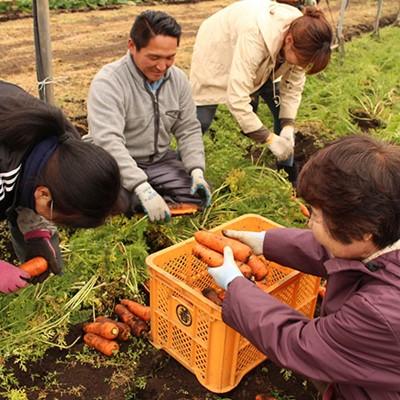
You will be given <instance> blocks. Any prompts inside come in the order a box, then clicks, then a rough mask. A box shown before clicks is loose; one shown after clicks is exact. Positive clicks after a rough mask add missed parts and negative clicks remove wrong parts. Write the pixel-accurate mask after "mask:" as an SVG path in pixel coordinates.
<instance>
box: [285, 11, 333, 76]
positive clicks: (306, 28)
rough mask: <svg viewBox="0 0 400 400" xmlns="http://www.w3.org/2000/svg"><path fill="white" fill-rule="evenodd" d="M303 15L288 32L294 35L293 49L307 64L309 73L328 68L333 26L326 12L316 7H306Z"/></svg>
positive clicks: (293, 23) (291, 25)
mask: <svg viewBox="0 0 400 400" xmlns="http://www.w3.org/2000/svg"><path fill="white" fill-rule="evenodd" d="M303 14H304V15H303V16H302V17H299V18H296V19H295V20H294V21H293V22H292V23H291V24H290V27H289V31H288V33H290V34H291V35H292V37H293V50H294V52H295V53H296V56H297V57H298V59H299V61H300V62H301V63H302V64H304V65H307V66H308V67H307V74H309V75H311V74H316V73H317V72H320V71H322V70H323V69H325V68H326V66H327V65H328V63H329V60H330V58H331V43H332V39H333V33H332V28H331V26H330V25H329V22H328V21H327V20H326V18H325V16H324V13H323V12H322V11H321V10H319V9H317V8H316V7H305V8H304V10H303Z"/></svg>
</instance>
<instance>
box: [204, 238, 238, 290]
mask: <svg viewBox="0 0 400 400" xmlns="http://www.w3.org/2000/svg"><path fill="white" fill-rule="evenodd" d="M208 273H209V274H210V275H211V276H212V277H213V278H214V280H215V282H216V284H217V285H218V286H219V287H221V288H222V289H225V290H227V289H228V285H229V284H230V283H231V282H232V281H233V280H234V279H235V278H237V277H240V276H243V274H242V272H241V271H240V269H239V267H238V266H237V264H236V262H235V259H234V258H233V252H232V249H231V248H230V247H229V246H226V247H225V248H224V263H223V264H222V265H221V266H220V267H210V268H208Z"/></svg>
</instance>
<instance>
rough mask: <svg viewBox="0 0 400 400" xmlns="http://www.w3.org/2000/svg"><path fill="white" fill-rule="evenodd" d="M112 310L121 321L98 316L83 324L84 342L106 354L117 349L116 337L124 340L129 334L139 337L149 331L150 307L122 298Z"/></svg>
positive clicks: (115, 351)
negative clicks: (92, 320)
mask: <svg viewBox="0 0 400 400" xmlns="http://www.w3.org/2000/svg"><path fill="white" fill-rule="evenodd" d="M114 312H115V314H116V315H117V316H118V318H119V319H120V320H121V321H117V320H113V319H110V318H108V317H104V316H100V317H97V318H96V319H95V321H94V322H88V323H86V324H84V325H83V331H84V332H85V335H84V336H83V340H84V342H85V343H86V344H87V345H88V346H89V347H92V348H94V349H96V350H98V351H100V352H101V353H103V354H105V355H107V356H111V355H113V354H116V353H117V352H118V351H119V344H118V342H117V341H116V340H117V339H119V340H121V341H126V340H128V339H129V337H130V335H131V334H132V335H134V336H138V337H139V336H144V335H145V334H146V333H147V332H148V331H149V325H148V322H149V321H150V307H148V306H144V305H142V304H139V303H137V302H136V301H133V300H128V299H123V300H121V303H120V304H117V305H116V306H115V308H114Z"/></svg>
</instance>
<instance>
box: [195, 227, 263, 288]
mask: <svg viewBox="0 0 400 400" xmlns="http://www.w3.org/2000/svg"><path fill="white" fill-rule="evenodd" d="M194 238H195V243H194V244H193V247H192V253H193V255H194V256H195V257H196V258H198V259H199V260H201V261H203V262H204V263H205V264H207V265H208V266H209V267H220V266H221V265H222V264H223V262H224V256H223V253H224V247H226V246H229V247H230V248H231V249H232V253H233V257H234V258H235V261H236V263H237V266H238V267H239V269H240V270H241V272H242V274H243V276H245V277H246V278H248V279H254V280H255V281H265V280H266V278H267V275H268V263H267V262H266V261H265V259H264V258H263V257H261V256H257V255H255V254H253V253H252V250H251V248H250V247H249V246H247V245H246V244H244V243H242V242H240V241H239V240H236V239H231V238H227V237H225V236H223V235H222V234H220V233H214V232H209V231H198V232H196V233H195V234H194Z"/></svg>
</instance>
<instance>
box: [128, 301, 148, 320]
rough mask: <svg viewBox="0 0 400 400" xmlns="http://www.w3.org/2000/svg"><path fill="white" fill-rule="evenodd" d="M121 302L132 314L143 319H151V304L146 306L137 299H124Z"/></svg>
mask: <svg viewBox="0 0 400 400" xmlns="http://www.w3.org/2000/svg"><path fill="white" fill-rule="evenodd" d="M121 304H123V305H124V306H125V307H127V308H128V310H129V311H130V312H131V313H132V314H134V315H136V316H137V317H138V318H140V319H142V320H143V321H150V314H151V311H150V307H149V306H144V305H143V304H139V303H137V302H136V301H133V300H129V299H122V300H121Z"/></svg>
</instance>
